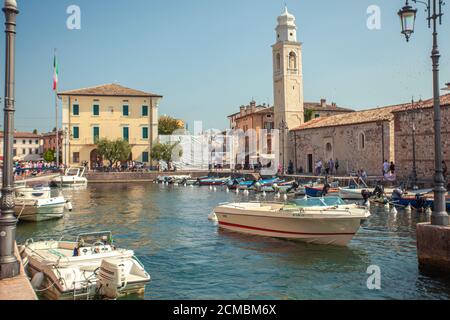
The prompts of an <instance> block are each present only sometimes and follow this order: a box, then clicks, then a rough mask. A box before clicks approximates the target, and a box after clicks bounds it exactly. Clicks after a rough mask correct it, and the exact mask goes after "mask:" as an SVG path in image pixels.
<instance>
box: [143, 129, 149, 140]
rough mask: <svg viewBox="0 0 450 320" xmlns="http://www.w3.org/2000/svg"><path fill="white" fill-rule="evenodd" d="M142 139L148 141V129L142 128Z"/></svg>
mask: <svg viewBox="0 0 450 320" xmlns="http://www.w3.org/2000/svg"><path fill="white" fill-rule="evenodd" d="M142 139H148V128H147V127H142Z"/></svg>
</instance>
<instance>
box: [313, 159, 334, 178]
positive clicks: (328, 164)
mask: <svg viewBox="0 0 450 320" xmlns="http://www.w3.org/2000/svg"><path fill="white" fill-rule="evenodd" d="M338 170H339V160H338V159H336V160H334V161H333V159H330V160H328V161H325V163H324V162H323V161H322V160H321V159H319V160H318V161H317V162H316V165H315V174H316V175H317V176H320V175H321V174H322V173H325V175H330V174H336V173H337V172H338Z"/></svg>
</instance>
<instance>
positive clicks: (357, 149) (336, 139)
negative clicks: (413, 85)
mask: <svg viewBox="0 0 450 320" xmlns="http://www.w3.org/2000/svg"><path fill="white" fill-rule="evenodd" d="M392 132H393V122H392V121H380V122H378V123H377V122H369V123H360V124H352V125H343V126H332V127H323V128H312V129H302V130H297V131H292V132H291V134H290V142H291V144H290V145H291V146H292V147H291V148H290V153H289V159H292V160H293V162H294V165H295V166H296V167H297V171H298V169H299V168H300V167H302V168H303V172H305V173H307V172H310V170H309V168H308V154H311V155H312V170H314V167H315V163H316V162H317V161H318V160H319V159H321V160H322V161H328V160H329V159H330V158H332V159H333V161H335V160H336V159H339V163H340V167H339V171H338V174H347V173H349V172H352V171H358V170H360V169H364V170H366V172H367V174H369V175H381V174H382V164H383V160H384V159H383V147H384V158H385V159H387V160H389V161H394V153H393V144H394V141H393V136H392ZM383 137H384V143H383ZM295 158H296V160H295Z"/></svg>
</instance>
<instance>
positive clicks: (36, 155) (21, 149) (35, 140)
mask: <svg viewBox="0 0 450 320" xmlns="http://www.w3.org/2000/svg"><path fill="white" fill-rule="evenodd" d="M42 152H43V140H42V136H41V135H40V134H36V133H33V132H19V131H16V132H14V141H13V159H14V160H20V161H30V160H31V161H36V160H39V159H41V158H42ZM0 156H1V157H3V131H2V132H0Z"/></svg>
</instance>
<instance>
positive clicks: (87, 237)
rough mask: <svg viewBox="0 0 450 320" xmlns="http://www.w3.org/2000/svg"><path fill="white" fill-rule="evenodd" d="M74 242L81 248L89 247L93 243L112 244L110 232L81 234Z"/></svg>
mask: <svg viewBox="0 0 450 320" xmlns="http://www.w3.org/2000/svg"><path fill="white" fill-rule="evenodd" d="M76 242H77V243H78V244H82V245H81V246H83V247H84V246H91V245H94V244H95V243H100V242H101V243H103V244H105V245H106V244H109V245H110V244H112V243H113V238H112V233H111V231H103V232H92V233H82V234H79V235H78V237H77V240H76Z"/></svg>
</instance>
